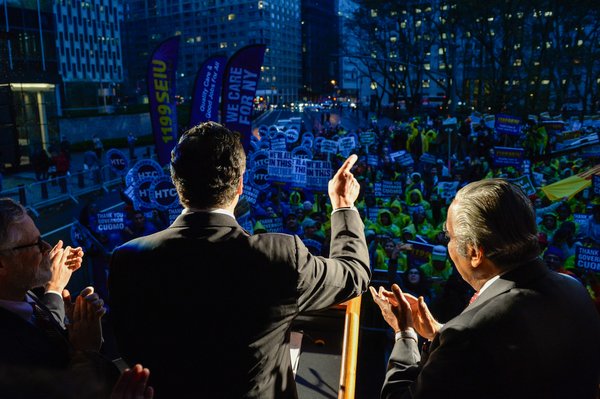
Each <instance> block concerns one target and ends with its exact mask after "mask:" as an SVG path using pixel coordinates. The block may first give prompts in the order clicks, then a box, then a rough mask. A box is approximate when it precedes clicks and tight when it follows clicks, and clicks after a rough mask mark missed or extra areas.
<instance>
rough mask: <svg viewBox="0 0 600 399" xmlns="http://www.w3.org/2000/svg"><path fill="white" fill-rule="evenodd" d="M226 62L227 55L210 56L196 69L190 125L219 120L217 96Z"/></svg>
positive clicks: (219, 92)
mask: <svg viewBox="0 0 600 399" xmlns="http://www.w3.org/2000/svg"><path fill="white" fill-rule="evenodd" d="M226 62H227V57H225V56H214V57H210V58H208V59H207V60H206V61H204V63H203V64H202V66H201V67H200V69H199V70H198V74H197V75H196V82H195V83H194V94H193V96H192V112H191V115H190V126H196V125H198V124H199V123H202V122H208V121H214V122H218V121H219V96H220V95H221V87H222V83H223V73H224V72H225V63H226Z"/></svg>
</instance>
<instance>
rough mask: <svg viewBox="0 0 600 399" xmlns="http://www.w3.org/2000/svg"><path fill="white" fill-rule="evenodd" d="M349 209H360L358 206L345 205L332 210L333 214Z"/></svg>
mask: <svg viewBox="0 0 600 399" xmlns="http://www.w3.org/2000/svg"><path fill="white" fill-rule="evenodd" d="M347 209H349V210H351V211H355V212H358V209H356V207H355V206H343V207H341V208H337V209H334V210H333V211H331V214H332V215H333V214H334V213H336V212H337V211H344V210H347Z"/></svg>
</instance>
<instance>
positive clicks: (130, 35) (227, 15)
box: [123, 0, 302, 104]
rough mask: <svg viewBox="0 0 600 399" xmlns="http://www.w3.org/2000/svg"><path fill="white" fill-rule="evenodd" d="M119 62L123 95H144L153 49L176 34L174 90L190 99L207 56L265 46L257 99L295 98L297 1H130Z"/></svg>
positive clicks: (298, 34)
mask: <svg viewBox="0 0 600 399" xmlns="http://www.w3.org/2000/svg"><path fill="white" fill-rule="evenodd" d="M124 13H125V29H124V47H123V49H124V50H123V52H124V63H125V66H126V69H127V71H126V86H127V88H128V90H127V93H126V94H127V95H128V96H131V97H132V98H137V97H140V96H143V95H145V94H146V93H147V89H146V80H145V76H146V68H147V62H148V59H149V57H150V55H151V54H152V52H153V51H154V49H155V48H156V47H157V46H158V45H159V44H160V43H161V42H162V41H164V40H166V39H167V38H169V37H172V36H174V35H179V36H181V42H180V47H179V60H178V67H177V71H178V80H177V91H178V93H179V95H181V96H182V97H183V98H185V99H189V98H190V97H191V95H192V90H193V86H194V80H195V77H196V73H197V71H198V69H199V67H200V65H201V64H202V63H203V62H204V60H205V59H207V58H208V57H210V56H213V55H220V54H224V55H226V56H231V55H232V54H233V53H234V52H235V51H236V50H238V49H240V48H242V47H244V46H246V45H250V44H257V43H262V44H266V45H267V50H266V53H265V58H264V62H263V68H262V72H261V81H260V83H259V86H258V89H257V93H256V94H257V96H262V97H263V99H264V101H266V102H267V103H268V104H283V103H289V102H292V101H294V100H296V98H297V97H298V88H299V87H300V81H301V73H302V68H301V46H300V42H301V31H300V1H299V0H273V1H263V0H258V1H256V0H255V1H241V0H199V1H189V0H179V1H169V2H167V1H163V0H132V1H129V2H128V3H127V4H126V6H125V10H124Z"/></svg>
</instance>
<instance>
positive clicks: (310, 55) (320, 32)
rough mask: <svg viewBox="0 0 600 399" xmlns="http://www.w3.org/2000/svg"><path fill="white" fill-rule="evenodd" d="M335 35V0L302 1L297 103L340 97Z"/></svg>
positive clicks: (338, 57) (336, 21) (336, 26)
mask: <svg viewBox="0 0 600 399" xmlns="http://www.w3.org/2000/svg"><path fill="white" fill-rule="evenodd" d="M339 35H340V32H339V17H338V13H337V0H304V1H302V88H301V91H300V97H301V99H303V100H306V101H313V102H322V101H324V100H326V99H330V100H331V99H332V98H335V97H337V96H338V95H339V94H341V93H340V84H339V82H340V67H339V59H340V36H339Z"/></svg>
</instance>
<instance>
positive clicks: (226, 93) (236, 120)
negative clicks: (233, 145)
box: [221, 44, 267, 151]
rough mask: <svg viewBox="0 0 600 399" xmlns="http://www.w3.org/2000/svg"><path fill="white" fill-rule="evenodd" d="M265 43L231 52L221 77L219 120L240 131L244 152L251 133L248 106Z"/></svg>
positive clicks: (254, 87) (250, 112)
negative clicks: (222, 77)
mask: <svg viewBox="0 0 600 399" xmlns="http://www.w3.org/2000/svg"><path fill="white" fill-rule="evenodd" d="M266 48H267V47H266V46H265V45H264V44H252V45H249V46H245V47H242V48H241V49H239V50H238V51H236V52H235V54H233V55H232V56H231V58H230V59H229V61H228V62H227V67H226V68H225V78H224V79H223V97H222V101H221V123H222V124H223V125H225V126H226V127H227V128H228V129H230V130H235V131H238V132H240V134H241V135H242V144H243V146H244V149H245V150H246V151H248V150H249V148H250V136H251V134H252V108H253V101H254V96H255V95H256V87H257V86H258V82H259V79H260V68H261V66H262V64H263V59H264V56H265V50H266Z"/></svg>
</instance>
